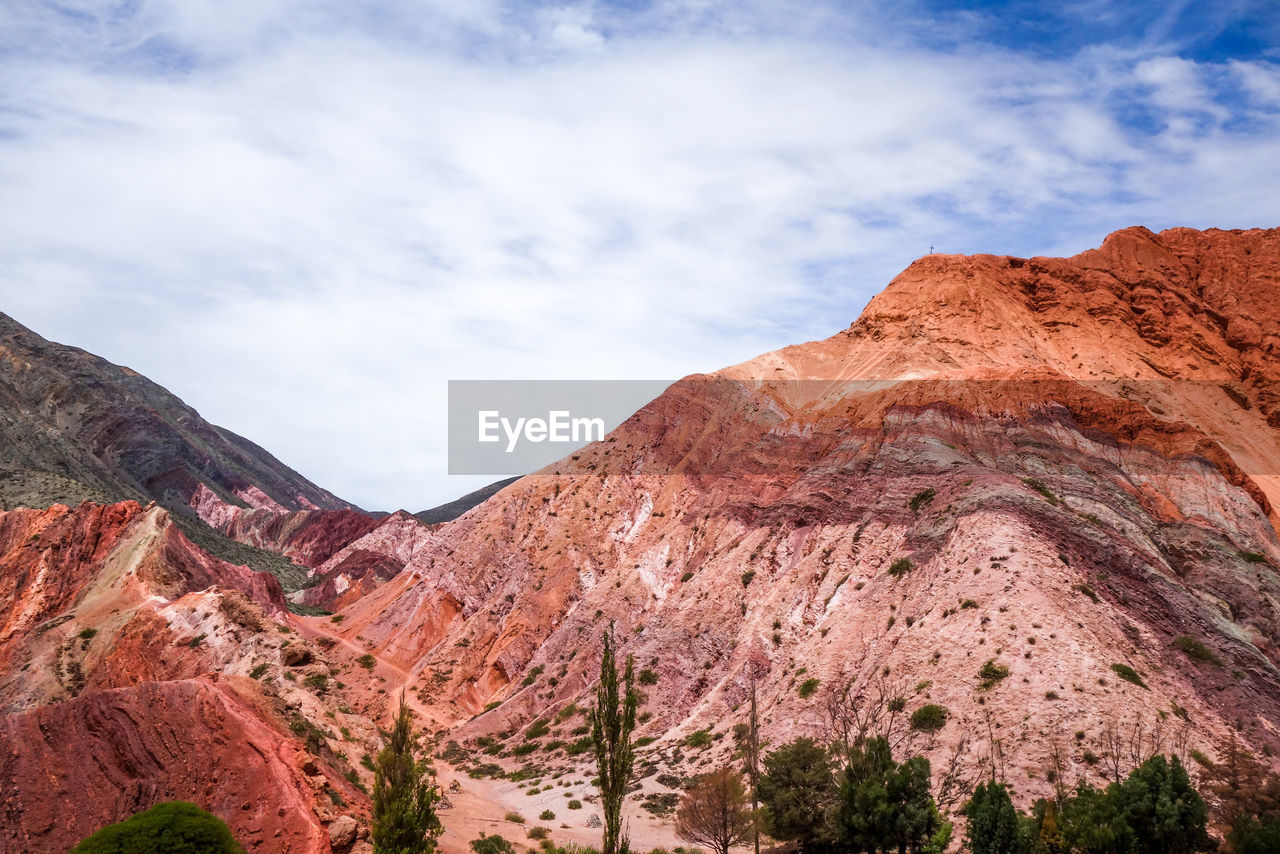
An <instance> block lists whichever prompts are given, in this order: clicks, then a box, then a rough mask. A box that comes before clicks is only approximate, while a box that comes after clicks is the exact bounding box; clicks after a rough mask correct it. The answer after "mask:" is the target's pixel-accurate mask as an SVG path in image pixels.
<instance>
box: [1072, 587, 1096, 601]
mask: <svg viewBox="0 0 1280 854" xmlns="http://www.w3.org/2000/svg"><path fill="white" fill-rule="evenodd" d="M1075 589H1076V590H1077V591H1078V592H1080V593H1083V594H1084V595H1085V596H1088V597H1089V598H1090V599H1092V600H1093V601H1094V602H1101V601H1102V600H1101V599H1099V598H1098V594H1097V593H1096V592H1094V589H1093V588H1092V587H1090V586H1089V585H1087V584H1077V585H1076V587H1075Z"/></svg>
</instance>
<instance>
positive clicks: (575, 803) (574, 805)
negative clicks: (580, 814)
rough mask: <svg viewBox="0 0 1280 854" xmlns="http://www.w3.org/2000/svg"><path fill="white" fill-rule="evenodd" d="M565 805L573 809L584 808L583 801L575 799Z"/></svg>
mask: <svg viewBox="0 0 1280 854" xmlns="http://www.w3.org/2000/svg"><path fill="white" fill-rule="evenodd" d="M565 806H567V807H568V808H569V809H571V810H580V809H582V801H579V800H577V799H574V800H572V801H569V803H567V804H565Z"/></svg>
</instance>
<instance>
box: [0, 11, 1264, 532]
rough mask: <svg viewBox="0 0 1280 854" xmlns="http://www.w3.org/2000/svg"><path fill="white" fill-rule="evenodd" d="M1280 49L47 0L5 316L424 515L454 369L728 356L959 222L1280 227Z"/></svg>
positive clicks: (816, 16) (762, 19)
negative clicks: (98, 356)
mask: <svg viewBox="0 0 1280 854" xmlns="http://www.w3.org/2000/svg"><path fill="white" fill-rule="evenodd" d="M1153 9H1154V11H1153ZM1278 45H1280V12H1277V9H1276V6H1275V4H1274V3H1264V2H1230V0H1227V2H1217V3H1193V2H1170V3H1166V4H1164V5H1163V6H1160V7H1159V8H1154V7H1153V6H1152V4H1147V3H1136V2H1135V3H1102V2H1093V0H1082V2H1074V3H1073V2H1066V3H1036V2H1010V3H991V4H972V3H966V4H958V3H942V2H926V0H918V2H914V3H912V2H907V3H893V4H888V3H881V4H877V3H860V2H839V3H823V2H812V1H811V2H787V0H773V1H772V2H750V0H746V2H722V1H721V0H653V2H631V3H613V4H610V3H599V2H596V3H592V2H566V3H547V4H538V3H529V2H521V3H505V2H501V0H432V2H428V0H420V2H399V0H382V2H373V3H363V4H358V5H357V4H351V3H347V2H341V1H340V0H326V2H305V0H185V1H184V2H157V1H156V0H127V2H107V1H106V0H66V1H65V2H62V3H56V4H55V3H37V2H28V0H14V2H8V3H5V4H3V5H0V297H3V300H0V310H3V311H6V312H8V313H10V314H12V315H13V316H14V317H16V318H17V319H18V320H19V321H21V322H23V323H26V324H27V325H29V326H31V327H32V328H34V329H35V330H36V331H38V332H40V333H41V334H44V335H46V336H47V337H50V338H53V339H55V340H60V341H64V342H68V343H73V344H76V345H78V346H82V347H84V348H86V349H89V350H91V351H94V352H97V353H99V354H101V355H103V356H106V357H107V358H110V359H112V360H113V361H116V362H120V363H123V364H127V365H129V366H131V367H133V368H135V369H137V370H139V371H142V372H143V373H145V374H147V375H148V376H150V377H152V378H153V379H155V380H157V381H158V382H160V383H162V384H163V385H165V386H166V387H168V388H169V389H171V390H172V391H174V392H175V393H177V394H178V395H179V396H181V397H182V398H183V399H185V400H187V401H188V402H189V403H191V404H192V405H193V406H195V407H196V408H197V409H199V410H200V411H201V413H202V414H203V415H204V416H205V417H207V418H209V419H210V420H213V421H215V422H216V423H219V424H222V425H224V426H227V427H229V428H231V429H233V430H235V431H237V432H239V433H242V434H244V435H246V436H248V437H249V438H251V439H253V440H255V441H257V442H259V443H260V444H262V445H264V446H265V447H267V448H269V449H270V450H272V451H273V452H274V453H276V454H277V455H278V456H279V457H280V458H281V459H283V460H284V461H285V462H287V463H289V464H290V465H292V466H294V467H296V468H298V469H299V470H300V471H302V472H303V473H305V474H306V475H308V476H309V477H311V478H312V479H314V480H316V481H317V482H319V483H321V484H323V485H325V486H326V487H328V488H330V489H333V490H334V491H335V492H337V493H339V494H341V495H343V496H345V497H348V498H350V499H351V500H353V501H356V502H357V503H360V504H362V505H364V506H368V507H375V508H387V509H390V508H393V507H397V506H405V507H408V508H409V509H420V508H421V507H425V506H428V505H430V504H434V503H437V502H439V501H442V500H446V499H448V498H450V497H452V496H454V495H456V494H458V493H460V492H462V491H465V490H466V489H467V488H469V487H470V486H472V485H473V484H474V482H473V481H465V480H461V479H450V478H448V477H447V476H446V475H445V470H446V466H445V439H444V423H445V419H444V411H443V409H444V404H445V389H446V381H447V380H449V379H466V378H591V379H604V378H614V377H616V378H655V377H671V378H674V377H679V376H682V375H685V374H688V373H692V372H696V371H706V370H714V369H715V368H718V367H721V366H724V365H727V364H731V363H734V362H737V361H741V360H743V359H746V358H750V357H751V356H754V355H756V354H758V353H760V352H763V351H767V350H770V349H774V348H777V347H781V346H785V345H787V344H791V343H795V342H798V341H803V340H808V339H813V338H820V337H825V336H827V335H830V334H832V333H834V332H836V331H838V330H840V329H842V328H844V327H845V326H847V325H848V324H849V323H851V322H852V321H853V320H854V319H855V318H856V317H857V315H858V313H859V311H860V310H861V309H862V307H863V306H864V305H865V303H866V301H867V299H869V298H870V297H871V296H872V295H873V294H874V293H876V292H877V291H879V290H880V289H882V288H883V287H884V285H885V284H886V283H887V282H888V281H889V279H891V278H892V276H893V275H894V274H896V273H897V272H898V271H899V270H901V269H902V268H903V267H905V266H906V265H907V264H908V263H910V261H911V260H913V259H914V258H915V257H917V256H919V255H921V254H923V253H925V252H927V251H928V249H929V246H930V245H934V246H936V247H937V249H938V250H939V251H946V252H996V253H1008V254H1020V255H1030V254H1070V253H1073V252H1076V251H1079V250H1081V249H1084V248H1087V247H1089V246H1094V245H1097V244H1098V243H1099V242H1100V241H1101V239H1102V238H1103V237H1104V236H1105V235H1106V234H1107V233H1108V232H1110V231H1113V230H1115V229H1117V228H1122V227H1125V226H1128V225H1133V224H1142V225H1146V226H1148V227H1151V228H1153V229H1160V228H1165V227H1169V226H1173V225H1189V226H1195V227H1210V226H1217V227H1224V228H1234V227H1253V226H1268V227H1270V226H1276V225H1277V224H1280V168H1278V167H1277V165H1276V164H1277V163H1280V142H1278V141H1280V52H1278V50H1277V46H1278Z"/></svg>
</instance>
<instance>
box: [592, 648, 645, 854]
mask: <svg viewBox="0 0 1280 854" xmlns="http://www.w3.org/2000/svg"><path fill="white" fill-rule="evenodd" d="M639 700H640V695H639V693H637V691H636V689H635V662H634V660H633V659H632V657H631V656H627V665H626V670H625V672H624V674H623V678H622V688H621V691H620V690H619V686H618V665H617V662H616V661H615V659H614V650H613V627H612V626H610V627H609V631H608V632H606V633H605V635H604V654H603V655H602V656H601V658H600V684H599V686H598V687H597V688H596V705H595V708H593V709H592V710H591V712H590V720H591V742H592V744H594V745H595V749H596V770H597V775H598V777H599V779H600V783H599V789H600V807H601V810H602V811H603V812H604V840H603V842H602V843H601V854H626V852H627V850H628V845H627V839H626V837H624V836H623V835H622V801H623V799H624V798H626V796H627V785H628V784H629V783H630V782H631V769H632V766H633V765H634V764H635V758H636V755H635V745H633V744H632V742H631V733H632V731H633V730H634V729H635V728H636V706H637V704H638V703H639Z"/></svg>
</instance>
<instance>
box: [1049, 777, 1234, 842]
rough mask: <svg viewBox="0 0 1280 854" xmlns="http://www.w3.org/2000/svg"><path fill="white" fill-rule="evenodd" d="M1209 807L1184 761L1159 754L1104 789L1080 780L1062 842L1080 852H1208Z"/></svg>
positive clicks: (1067, 809)
mask: <svg viewBox="0 0 1280 854" xmlns="http://www.w3.org/2000/svg"><path fill="white" fill-rule="evenodd" d="M1208 812H1209V811H1208V807H1207V806H1206V805H1205V802H1204V800H1203V799H1202V798H1201V797H1200V795H1199V794H1198V793H1197V792H1196V790H1195V789H1194V788H1193V787H1192V786H1191V779H1190V777H1188V776H1187V772H1186V769H1185V768H1183V767H1182V762H1181V761H1179V759H1178V758H1177V757H1176V756H1175V757H1173V758H1172V759H1166V758H1165V757H1164V756H1163V755H1157V756H1153V757H1152V758H1150V759H1148V760H1147V761H1146V762H1144V763H1142V765H1140V766H1139V767H1138V768H1136V769H1135V770H1134V771H1133V773H1131V774H1130V775H1129V776H1128V777H1126V778H1125V779H1124V781H1123V782H1120V783H1112V784H1111V785H1109V786H1107V788H1106V790H1105V791H1099V790H1098V789H1095V788H1093V787H1092V786H1090V785H1088V784H1087V783H1083V782H1082V783H1080V785H1079V786H1077V787H1076V793H1075V795H1074V796H1073V797H1071V798H1068V799H1067V801H1066V802H1065V803H1064V804H1063V809H1062V841H1063V847H1064V848H1071V849H1074V850H1076V851H1079V852H1081V854H1116V852H1119V853H1120V854H1193V852H1196V851H1207V850H1209V846H1210V839H1209V836H1208V834H1207V833H1206V831H1205V820H1206V819H1207V817H1208ZM1042 835H1043V834H1042Z"/></svg>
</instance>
